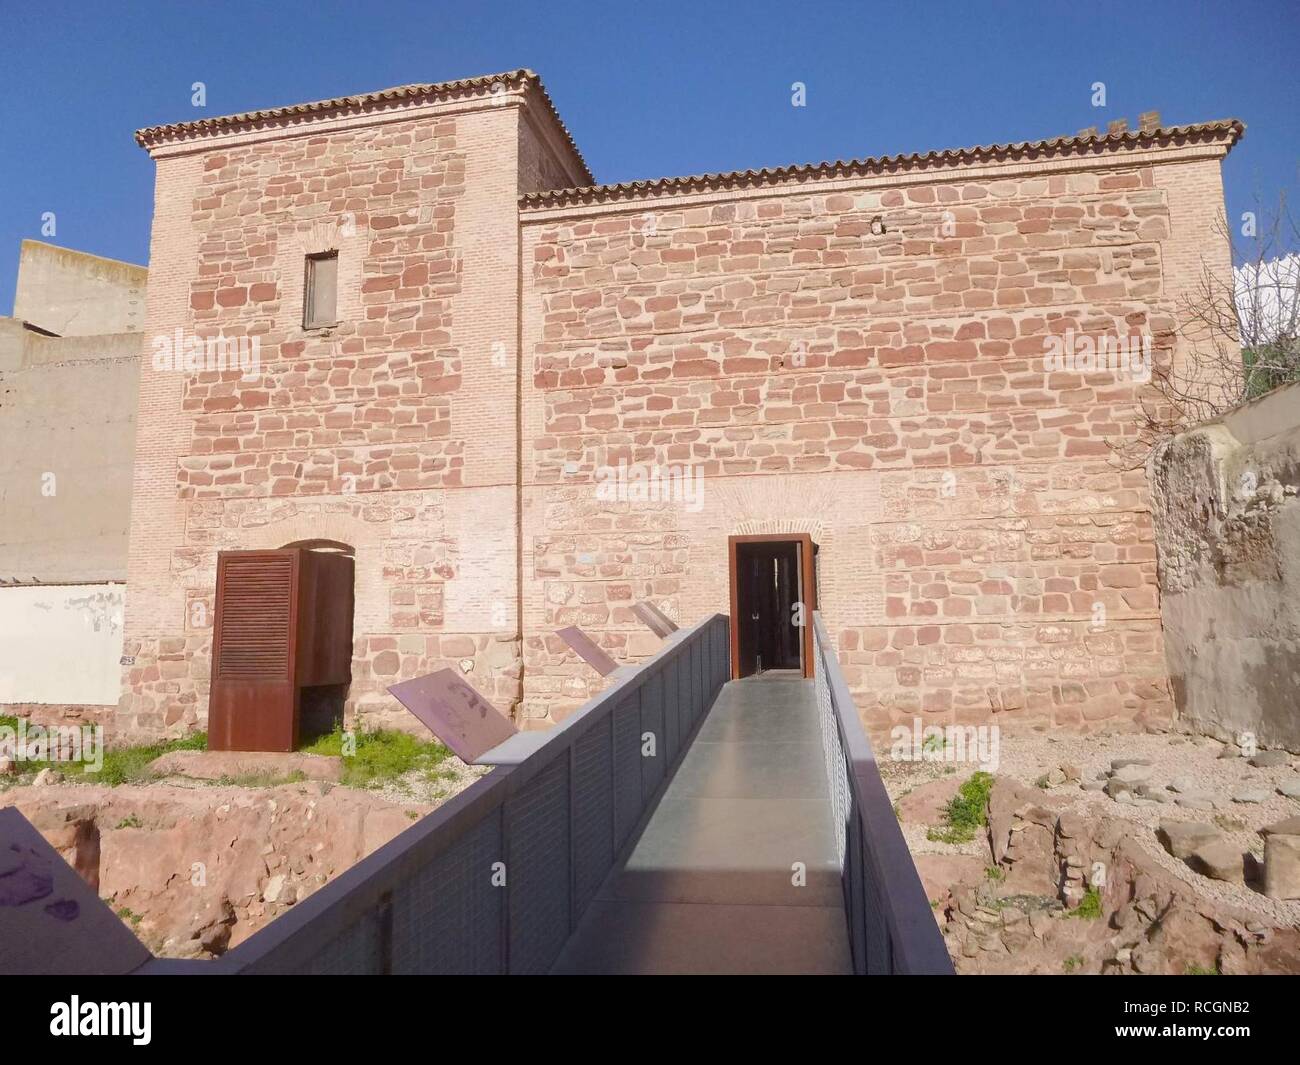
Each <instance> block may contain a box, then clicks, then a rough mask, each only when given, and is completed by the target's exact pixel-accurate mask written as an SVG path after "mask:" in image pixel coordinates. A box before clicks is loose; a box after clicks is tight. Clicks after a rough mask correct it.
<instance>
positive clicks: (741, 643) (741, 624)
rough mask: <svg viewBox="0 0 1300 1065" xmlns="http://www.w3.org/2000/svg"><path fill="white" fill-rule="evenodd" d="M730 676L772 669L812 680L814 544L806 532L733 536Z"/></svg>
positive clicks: (735, 676) (815, 607)
mask: <svg viewBox="0 0 1300 1065" xmlns="http://www.w3.org/2000/svg"><path fill="white" fill-rule="evenodd" d="M729 547H730V555H731V567H730V569H731V675H732V677H733V678H737V679H738V678H740V677H749V676H753V675H754V674H758V673H767V672H771V671H774V670H779V671H783V672H787V671H788V672H795V671H797V672H798V673H800V674H802V675H803V676H805V677H811V676H812V612H813V611H814V610H815V609H817V589H816V577H815V573H816V570H815V568H814V565H813V555H814V552H815V551H816V549H817V548H816V545H814V544H813V542H812V537H811V536H809V535H808V534H807V533H790V534H787V535H776V536H733V537H731V538H730V540H729Z"/></svg>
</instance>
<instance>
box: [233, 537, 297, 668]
mask: <svg viewBox="0 0 1300 1065" xmlns="http://www.w3.org/2000/svg"><path fill="white" fill-rule="evenodd" d="M293 562H294V560H293V557H292V556H291V555H289V554H287V553H286V554H284V555H280V556H271V555H257V556H245V557H238V556H236V557H232V558H227V559H224V560H223V563H224V564H223V565H222V567H221V584H220V587H219V588H218V591H217V597H218V604H219V605H218V616H219V618H220V631H219V633H218V635H217V638H218V644H217V647H216V648H215V656H216V675H217V678H218V679H226V678H231V679H234V678H242V679H254V678H266V679H271V678H274V679H277V680H279V679H285V680H287V679H289V676H290V674H289V667H290V656H289V648H290V645H291V640H292V635H293V634H292V631H291V628H290V625H291V620H292V614H293V591H294V587H293V584H294V582H293Z"/></svg>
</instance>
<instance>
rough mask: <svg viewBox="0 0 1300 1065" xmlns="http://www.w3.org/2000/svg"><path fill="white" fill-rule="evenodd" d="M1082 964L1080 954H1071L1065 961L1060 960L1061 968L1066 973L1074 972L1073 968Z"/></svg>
mask: <svg viewBox="0 0 1300 1065" xmlns="http://www.w3.org/2000/svg"><path fill="white" fill-rule="evenodd" d="M1082 964H1083V955H1082V954H1071V955H1070V956H1069V957H1068V958H1066V959H1065V961H1063V962H1061V968H1062V969H1064V970H1065V971H1066V972H1067V973H1072V972H1074V970H1075V969H1077V968H1079V966H1081V965H1082Z"/></svg>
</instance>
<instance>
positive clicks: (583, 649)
mask: <svg viewBox="0 0 1300 1065" xmlns="http://www.w3.org/2000/svg"><path fill="white" fill-rule="evenodd" d="M555 635H556V636H558V637H559V638H560V639H561V640H563V641H564V642H565V643H567V644H568V645H569V646H570V647H571V648H573V650H574V651H576V652H577V654H578V657H579V658H581V659H582V660H583V661H584V662H586V663H587V665H589V666H591V668H592V669H594V670H595V671H596V672H597V673H599V674H600V675H601V676H602V677H608V676H609V675H610V674H611V673H613V672H614V670H616V669H618V663H617V662H615V661H614V660H613V659H612V658H610V657H609V655H607V654H606V653H605V652H604V651H602V650H601V649H600V647H599V646H598V645H597V644H596V641H595V640H593V639H592V638H591V637H590V636H588V635H587V634H586V633H585V632H583V631H582V630H581V629H580V628H578V627H577V626H576V625H570V626H569V627H568V628H567V629H557V630H556V632H555Z"/></svg>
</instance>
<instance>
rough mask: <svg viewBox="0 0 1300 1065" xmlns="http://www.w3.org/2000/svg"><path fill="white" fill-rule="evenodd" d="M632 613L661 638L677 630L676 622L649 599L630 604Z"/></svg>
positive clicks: (665, 637)
mask: <svg viewBox="0 0 1300 1065" xmlns="http://www.w3.org/2000/svg"><path fill="white" fill-rule="evenodd" d="M632 613H633V614H635V615H636V616H637V617H638V618H640V619H641V622H642V624H644V625H645V627H646V628H647V629H649V630H650V631H651V632H653V633H654V634H655V635H656V636H658V637H659V638H660V639H661V640H663V639H667V638H668V637H669V636H671V635H672V634H673V633H674V632H676V631H677V623H676V622H674V621H673V619H672V618H670V617H669V616H668V615H667V614H665V613H664V612H663V611H662V610H660V609H659V608H658V607H657V606H655V605H654V603H652V602H650V601H649V600H642V601H641V602H639V603H633V604H632Z"/></svg>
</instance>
